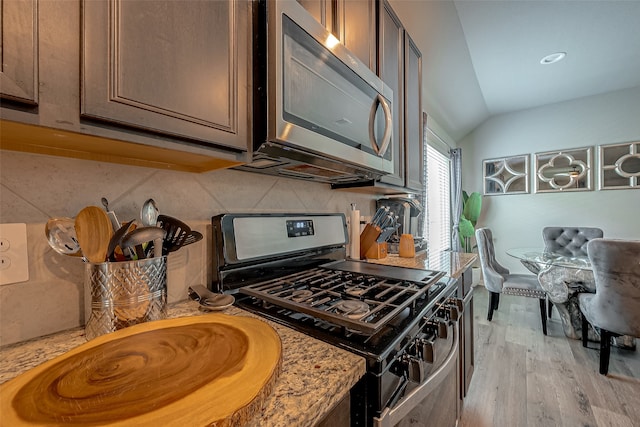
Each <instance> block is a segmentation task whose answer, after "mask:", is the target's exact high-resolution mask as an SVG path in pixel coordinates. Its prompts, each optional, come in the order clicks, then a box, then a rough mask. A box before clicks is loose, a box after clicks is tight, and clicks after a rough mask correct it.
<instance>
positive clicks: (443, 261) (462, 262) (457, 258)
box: [367, 251, 478, 279]
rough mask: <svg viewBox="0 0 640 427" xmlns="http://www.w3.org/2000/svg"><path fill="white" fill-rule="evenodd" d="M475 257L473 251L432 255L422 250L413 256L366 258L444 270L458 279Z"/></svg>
mask: <svg viewBox="0 0 640 427" xmlns="http://www.w3.org/2000/svg"><path fill="white" fill-rule="evenodd" d="M477 258H478V255H477V254H473V253H465V252H448V251H447V252H438V253H437V254H432V255H427V253H426V252H422V253H418V254H416V256H415V257H413V258H401V257H400V256H398V254H389V255H388V256H387V257H386V258H382V259H368V260H367V261H368V262H372V263H376V264H384V265H393V266H396V267H407V268H418V269H421V270H437V271H444V272H445V273H446V274H447V275H448V276H451V277H453V278H454V279H458V278H459V277H460V276H461V275H462V272H463V271H465V270H466V269H467V268H469V267H470V266H471V264H473V263H474V262H475V260H476V259H477Z"/></svg>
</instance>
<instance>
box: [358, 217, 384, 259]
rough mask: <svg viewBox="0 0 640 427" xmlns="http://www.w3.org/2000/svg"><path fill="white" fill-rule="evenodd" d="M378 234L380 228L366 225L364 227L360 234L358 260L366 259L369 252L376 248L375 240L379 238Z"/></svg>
mask: <svg viewBox="0 0 640 427" xmlns="http://www.w3.org/2000/svg"><path fill="white" fill-rule="evenodd" d="M380 232H381V230H380V227H378V226H376V225H372V224H367V225H366V226H365V227H364V230H363V231H362V233H361V234H360V259H367V254H368V252H369V250H370V249H371V248H372V247H374V246H378V243H377V242H376V240H378V237H380ZM376 250H377V249H376ZM372 253H373V252H372ZM385 256H386V255H385Z"/></svg>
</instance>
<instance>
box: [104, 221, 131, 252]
mask: <svg viewBox="0 0 640 427" xmlns="http://www.w3.org/2000/svg"><path fill="white" fill-rule="evenodd" d="M132 224H133V221H129V222H125V223H124V224H122V227H120V228H118V230H117V231H116V232H115V233H113V236H112V237H111V240H109V247H108V249H107V258H108V259H109V261H116V257H115V251H116V248H117V247H118V246H119V247H120V249H122V239H123V238H124V236H125V235H126V234H127V232H128V231H129V229H130V228H131V225H132Z"/></svg>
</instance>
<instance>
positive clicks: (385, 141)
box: [369, 94, 392, 157]
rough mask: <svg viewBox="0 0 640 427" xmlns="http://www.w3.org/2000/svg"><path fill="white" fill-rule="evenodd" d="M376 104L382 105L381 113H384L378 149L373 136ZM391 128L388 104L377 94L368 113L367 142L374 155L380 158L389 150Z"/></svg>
mask: <svg viewBox="0 0 640 427" xmlns="http://www.w3.org/2000/svg"><path fill="white" fill-rule="evenodd" d="M378 104H380V105H382V112H383V113H384V133H383V134H382V144H381V145H380V147H378V143H377V142H376V138H375V135H374V130H375V119H376V111H377V110H378ZM391 127H392V117H391V109H390V108H389V104H387V101H385V99H384V98H383V97H382V95H380V94H378V95H377V96H376V97H375V99H374V100H373V105H372V106H371V112H370V113H369V141H370V142H371V148H373V151H375V153H376V154H377V155H378V156H380V157H382V156H384V153H386V152H387V149H388V148H389V143H390V142H391Z"/></svg>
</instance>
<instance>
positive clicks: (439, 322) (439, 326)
mask: <svg viewBox="0 0 640 427" xmlns="http://www.w3.org/2000/svg"><path fill="white" fill-rule="evenodd" d="M426 327H427V329H429V330H432V331H434V332H435V334H436V336H437V337H438V338H442V339H446V338H447V335H448V332H449V327H448V324H447V321H446V320H445V319H441V318H435V319H433V320H430V321H429V322H427V324H426Z"/></svg>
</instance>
